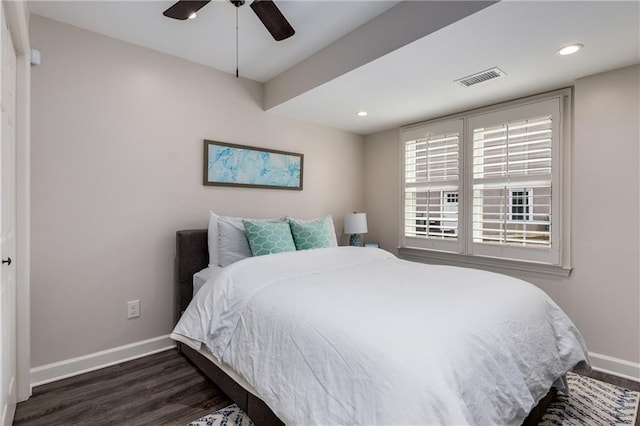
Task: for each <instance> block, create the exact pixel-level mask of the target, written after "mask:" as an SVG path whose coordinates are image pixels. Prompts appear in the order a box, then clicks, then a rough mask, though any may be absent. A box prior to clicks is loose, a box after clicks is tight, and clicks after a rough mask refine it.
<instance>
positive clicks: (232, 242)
mask: <svg viewBox="0 0 640 426" xmlns="http://www.w3.org/2000/svg"><path fill="white" fill-rule="evenodd" d="M243 219H244V220H251V221H254V222H269V223H277V222H283V221H284V220H286V219H285V218H283V217H279V218H273V219H250V218H244V217H231V216H219V217H218V265H220V266H222V267H224V266H228V265H231V264H232V263H235V262H237V261H239V260H242V259H245V258H247V257H251V256H252V254H251V248H250V247H249V241H248V240H247V237H246V235H245V233H244V225H243V224H242V220H243Z"/></svg>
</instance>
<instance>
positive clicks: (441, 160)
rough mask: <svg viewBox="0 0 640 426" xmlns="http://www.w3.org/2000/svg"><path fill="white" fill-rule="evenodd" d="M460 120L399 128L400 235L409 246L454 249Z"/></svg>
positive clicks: (457, 199)
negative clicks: (401, 163) (401, 149)
mask: <svg viewBox="0 0 640 426" xmlns="http://www.w3.org/2000/svg"><path fill="white" fill-rule="evenodd" d="M462 129H463V127H462V121H461V120H452V121H450V122H445V123H440V124H438V125H436V126H428V127H423V128H420V129H417V130H409V131H406V132H403V141H404V159H405V161H404V167H403V170H404V211H403V221H404V238H405V241H407V242H408V243H409V244H411V245H412V246H416V247H426V248H445V249H450V250H456V247H457V245H458V235H459V227H458V224H459V201H460V200H459V196H458V194H459V186H460V185H459V182H460V163H461V161H460V159H461V157H462V154H461V152H460V140H461V136H462Z"/></svg>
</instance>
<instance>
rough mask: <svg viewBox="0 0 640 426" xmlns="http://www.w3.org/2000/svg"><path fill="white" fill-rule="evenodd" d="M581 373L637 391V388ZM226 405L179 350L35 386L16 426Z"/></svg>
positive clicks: (180, 419) (124, 419) (147, 418)
mask: <svg viewBox="0 0 640 426" xmlns="http://www.w3.org/2000/svg"><path fill="white" fill-rule="evenodd" d="M579 373H581V374H585V375H588V376H591V377H593V378H595V379H598V380H602V381H604V382H608V383H612V384H614V385H617V386H621V387H625V388H627V389H631V390H635V391H640V383H638V382H634V381H631V380H625V379H621V378H618V377H615V376H610V375H608V374H603V373H599V372H596V371H592V372H590V373H586V372H584V371H579ZM229 404H231V401H230V400H229V399H228V398H227V397H226V395H224V394H223V393H222V391H220V389H218V388H217V387H216V386H215V385H214V384H213V383H211V381H209V379H207V378H206V377H205V376H204V375H202V374H201V373H200V372H199V371H198V370H197V369H196V368H195V367H194V366H193V365H191V364H190V363H189V361H187V360H186V359H185V358H184V357H182V355H180V354H179V353H178V351H177V350H169V351H164V352H160V353H158V354H155V355H151V356H148V357H144V358H140V359H137V360H134V361H129V362H125V363H122V364H118V365H115V366H113V367H108V368H105V369H102V370H98V371H93V372H91V373H86V374H82V375H80V376H76V377H71V378H69V379H64V380H60V381H58V382H54V383H50V384H47V385H42V386H38V387H36V388H35V389H34V391H33V396H32V397H31V398H29V400H28V401H25V402H21V403H19V404H18V407H17V409H16V415H15V420H14V425H43V426H44V425H47V426H55V425H65V426H67V425H95V426H99V425H123V426H124V425H136V426H138V425H140V426H143V425H154V426H157V425H186V424H188V423H189V422H190V421H193V420H196V419H198V418H200V417H202V416H205V415H207V414H209V413H211V412H213V411H216V410H218V409H220V408H222V407H226V406H227V405H229ZM639 420H640V419H639ZM636 424H638V422H636Z"/></svg>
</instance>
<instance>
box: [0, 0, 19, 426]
mask: <svg viewBox="0 0 640 426" xmlns="http://www.w3.org/2000/svg"><path fill="white" fill-rule="evenodd" d="M0 15H1V17H2V19H1V21H2V23H1V25H2V28H1V31H0V37H1V41H2V42H1V43H0V56H2V60H1V62H0V74H1V80H0V93H1V99H0V111H1V113H2V119H1V120H0V148H1V149H0V179H1V181H0V203H1V208H0V257H1V258H2V267H1V272H0V337H1V339H0V357H1V359H0V386H1V388H0V402H1V404H2V405H1V409H2V413H1V414H2V418H1V420H2V425H3V426H8V425H10V424H11V423H12V422H13V416H14V413H15V409H16V401H17V398H16V394H17V392H16V273H15V271H16V259H15V252H16V231H15V228H16V226H15V224H16V213H15V212H16V192H15V188H16V170H15V162H16V161H15V160H16V149H15V148H16V126H15V122H16V52H15V50H14V47H13V42H12V40H11V35H10V34H9V30H8V28H7V21H6V19H5V16H4V13H3V8H2V7H1V6H0ZM9 259H11V261H9Z"/></svg>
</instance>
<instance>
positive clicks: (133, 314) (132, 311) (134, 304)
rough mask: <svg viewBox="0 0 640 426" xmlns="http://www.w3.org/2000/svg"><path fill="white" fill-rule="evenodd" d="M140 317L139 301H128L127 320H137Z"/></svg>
mask: <svg viewBox="0 0 640 426" xmlns="http://www.w3.org/2000/svg"><path fill="white" fill-rule="evenodd" d="M139 316H140V301H139V300H129V301H128V302H127V319H131V318H138V317H139Z"/></svg>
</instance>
